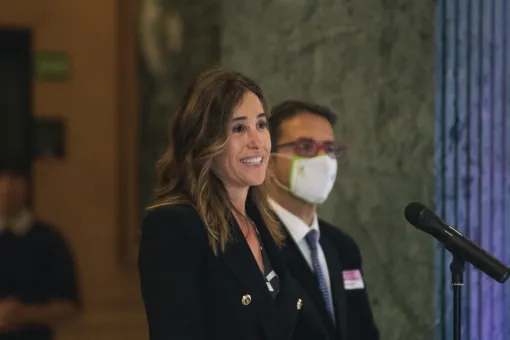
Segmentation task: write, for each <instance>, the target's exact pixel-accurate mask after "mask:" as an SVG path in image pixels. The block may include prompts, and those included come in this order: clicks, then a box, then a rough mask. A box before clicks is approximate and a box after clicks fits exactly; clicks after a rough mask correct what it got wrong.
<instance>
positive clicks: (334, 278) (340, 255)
mask: <svg viewBox="0 0 510 340" xmlns="http://www.w3.org/2000/svg"><path fill="white" fill-rule="evenodd" d="M336 119H337V117H336V115H335V114H334V113H333V112H332V111H331V110H329V109H328V108H326V107H322V106H319V105H316V104H314V103H307V102H302V101H286V102H283V103H281V104H280V105H277V106H276V107H274V108H273V110H272V114H271V117H270V118H269V127H270V131H271V139H272V157H271V161H270V162H269V175H268V177H269V180H268V184H269V195H270V203H271V206H272V208H273V210H274V211H275V212H276V214H277V216H278V217H279V219H280V221H281V222H282V224H283V225H284V227H285V228H284V229H285V231H286V233H287V242H286V245H285V248H284V255H285V260H286V263H287V265H288V266H289V270H290V272H291V274H292V275H293V276H294V277H295V278H296V279H297V280H298V281H299V283H300V284H301V285H302V286H303V287H304V289H305V290H306V292H307V293H308V295H309V296H310V297H311V298H312V300H313V304H314V306H315V308H316V309H317V310H318V311H319V314H320V317H321V320H322V324H323V328H324V329H325V330H326V331H327V333H328V334H329V337H330V339H342V340H377V339H379V334H378V329H377V327H376V324H375V322H374V319H373V316H372V310H371V307H370V303H369V299H368V295H367V291H366V287H365V284H364V281H363V276H362V272H363V271H362V258H361V253H360V250H359V248H358V245H357V244H356V241H355V240H354V239H353V238H352V237H350V236H349V235H347V234H346V233H344V232H343V231H341V230H340V229H339V228H336V227H334V226H333V225H331V224H329V223H327V222H326V221H324V220H322V219H320V218H319V217H318V216H317V205H319V204H321V203H323V202H324V201H325V200H326V199H327V197H328V195H329V193H330V191H331V190H332V189H333V186H334V183H335V179H336V175H337V166H338V164H337V159H340V158H341V157H342V156H343V155H344V152H345V151H346V147H345V146H344V145H342V144H340V143H338V142H337V141H335V138H334V134H333V126H334V124H335V122H336Z"/></svg>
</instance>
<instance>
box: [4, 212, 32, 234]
mask: <svg viewBox="0 0 510 340" xmlns="http://www.w3.org/2000/svg"><path fill="white" fill-rule="evenodd" d="M32 222H33V216H32V212H31V211H30V210H28V209H24V210H22V211H21V212H20V213H19V214H18V216H16V217H14V222H13V223H12V225H11V226H9V227H7V226H6V222H5V221H3V220H0V234H1V233H2V232H4V231H5V230H7V229H9V230H10V231H11V232H12V233H13V234H15V235H18V236H23V235H25V234H26V233H27V232H28V231H29V230H30V228H31V227H32Z"/></svg>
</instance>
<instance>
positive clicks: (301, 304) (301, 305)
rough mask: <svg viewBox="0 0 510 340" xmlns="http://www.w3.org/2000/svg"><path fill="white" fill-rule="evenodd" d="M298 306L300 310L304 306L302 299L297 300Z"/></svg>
mask: <svg viewBox="0 0 510 340" xmlns="http://www.w3.org/2000/svg"><path fill="white" fill-rule="evenodd" d="M296 307H297V310H300V309H301V307H303V301H302V300H301V299H298V300H297V305H296Z"/></svg>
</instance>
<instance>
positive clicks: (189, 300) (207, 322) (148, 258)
mask: <svg viewBox="0 0 510 340" xmlns="http://www.w3.org/2000/svg"><path fill="white" fill-rule="evenodd" d="M248 215H249V216H250V218H251V219H252V220H253V221H254V222H255V224H256V225H257V228H258V230H259V233H260V236H261V239H262V242H263V245H264V246H265V248H266V251H267V253H268V255H269V257H270V259H271V262H272V267H273V269H274V270H275V272H276V273H277V274H278V275H279V278H280V292H279V294H278V296H277V298H276V300H273V298H272V297H271V295H270V293H269V291H268V288H267V286H266V283H265V280H264V278H263V276H262V273H261V272H260V270H259V267H258V266H257V263H256V261H255V259H254V257H253V255H252V253H251V250H250V248H249V246H248V244H247V242H246V240H245V239H244V237H243V235H242V233H241V232H240V230H239V227H238V226H237V224H235V223H233V230H234V231H235V232H236V234H235V236H236V240H235V241H233V242H231V243H230V244H228V245H227V247H226V250H225V252H224V253H221V254H220V255H219V256H215V255H214V254H213V252H212V251H211V248H210V246H209V243H208V238H207V234H206V230H205V228H204V225H203V223H202V221H201V219H200V218H199V216H198V214H197V213H196V211H195V209H194V208H192V207H191V206H187V205H173V206H161V207H157V208H155V209H153V210H151V211H150V212H149V213H148V215H147V217H146V218H145V219H144V222H143V226H142V235H141V244H140V250H139V260H138V261H139V262H138V266H139V273H140V280H141V289H142V296H143V300H144V303H145V309H146V315H147V321H148V325H149V333H150V339H151V340H169V339H176V340H177V339H179V340H191V339H192V340H205V339H208V340H209V339H218V340H219V339H222V340H240V339H243V340H263V339H264V340H287V339H292V337H293V336H294V335H295V334H296V333H298V334H300V335H301V336H303V337H305V338H307V339H310V340H320V339H325V338H327V335H326V334H325V333H324V332H323V333H321V328H320V324H319V323H320V320H318V319H314V318H317V316H316V315H314V314H313V313H312V314H311V315H306V313H308V311H313V308H311V307H312V303H311V301H310V300H307V298H306V297H304V296H303V297H301V294H300V293H302V291H301V290H300V288H299V285H298V284H297V283H296V282H295V281H293V279H292V278H291V277H290V275H289V274H288V272H287V269H286V266H285V264H284V260H283V255H282V253H281V250H280V249H278V247H277V246H276V244H275V243H274V242H273V240H272V238H271V236H270V234H269V231H268V230H267V228H266V227H265V225H264V223H263V222H262V219H261V217H260V215H259V214H258V212H257V211H256V209H254V208H249V209H248ZM248 296H249V298H248ZM307 304H309V305H310V306H309V307H310V308H306V307H307ZM315 322H317V324H315Z"/></svg>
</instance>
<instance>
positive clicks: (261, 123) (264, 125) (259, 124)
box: [257, 122, 267, 129]
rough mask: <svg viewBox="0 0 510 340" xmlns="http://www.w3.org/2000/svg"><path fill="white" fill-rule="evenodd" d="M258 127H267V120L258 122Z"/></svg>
mask: <svg viewBox="0 0 510 340" xmlns="http://www.w3.org/2000/svg"><path fill="white" fill-rule="evenodd" d="M257 127H258V128H259V129H266V128H267V122H259V123H258V124H257Z"/></svg>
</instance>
